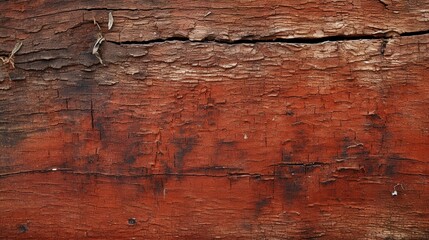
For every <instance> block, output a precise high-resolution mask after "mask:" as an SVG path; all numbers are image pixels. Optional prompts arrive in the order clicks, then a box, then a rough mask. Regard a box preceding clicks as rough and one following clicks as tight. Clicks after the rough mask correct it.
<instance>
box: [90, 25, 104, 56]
mask: <svg viewBox="0 0 429 240" xmlns="http://www.w3.org/2000/svg"><path fill="white" fill-rule="evenodd" d="M93 19H94V25H96V26H97V27H98V30H100V32H99V33H98V37H97V41H95V44H94V47H92V54H93V55H95V56H96V57H97V59H98V61H100V64H103V60H102V59H101V56H100V53H99V52H98V49H99V48H100V46H101V43H103V41H104V40H106V39H105V38H104V37H103V34H102V33H101V27H100V25H99V24H98V22H97V21H96V20H95V18H93Z"/></svg>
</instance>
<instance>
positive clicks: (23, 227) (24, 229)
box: [18, 224, 28, 233]
mask: <svg viewBox="0 0 429 240" xmlns="http://www.w3.org/2000/svg"><path fill="white" fill-rule="evenodd" d="M18 231H19V232H20V233H25V232H27V231H28V226H27V224H20V225H18Z"/></svg>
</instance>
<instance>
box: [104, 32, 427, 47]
mask: <svg viewBox="0 0 429 240" xmlns="http://www.w3.org/2000/svg"><path fill="white" fill-rule="evenodd" d="M425 34H429V30H423V31H414V32H405V33H398V32H395V31H387V32H384V33H377V34H355V35H335V36H326V37H300V38H280V37H278V38H272V39H269V38H255V39H239V40H227V39H216V38H215V39H213V38H212V37H207V38H204V39H201V40H192V39H190V38H189V37H184V36H183V37H168V38H157V39H152V40H146V41H119V42H118V41H112V40H106V41H107V42H110V43H113V44H116V45H142V44H153V43H164V42H191V43H219V44H256V43H290V44H320V43H324V42H340V41H355V40H373V39H380V40H385V39H391V38H396V37H409V36H419V35H425Z"/></svg>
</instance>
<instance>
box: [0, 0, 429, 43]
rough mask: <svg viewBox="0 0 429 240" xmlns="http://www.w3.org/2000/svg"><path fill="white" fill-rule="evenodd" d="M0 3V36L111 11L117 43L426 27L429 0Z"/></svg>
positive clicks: (45, 29) (44, 30)
mask: <svg viewBox="0 0 429 240" xmlns="http://www.w3.org/2000/svg"><path fill="white" fill-rule="evenodd" d="M0 8H1V9H4V11H2V15H3V17H2V20H1V21H2V24H1V29H2V31H1V32H2V34H0V37H2V38H6V39H9V40H11V38H10V36H14V38H19V39H23V38H27V37H29V36H32V38H33V41H36V42H39V41H41V40H42V39H45V40H46V38H47V37H48V38H50V37H53V36H54V35H57V34H59V33H62V32H64V31H68V29H71V28H72V29H73V28H79V27H81V26H82V25H83V24H85V23H91V22H92V21H93V17H96V19H97V21H99V22H100V23H103V24H104V26H103V28H105V29H106V30H107V21H108V12H109V11H112V12H113V15H114V17H115V25H114V27H113V29H112V31H110V32H109V33H106V36H107V37H108V38H109V39H110V40H113V41H117V42H118V41H148V40H154V39H165V38H171V37H182V38H189V39H190V40H202V39H216V40H223V41H236V40H242V39H248V40H255V39H278V38H281V39H290V38H320V37H327V36H341V35H346V36H347V35H348V36H359V35H371V34H381V33H387V32H398V33H405V32H416V31H427V30H429V29H428V21H429V1H428V0H419V1H416V0H408V1H390V0H341V1H338V0H316V1H310V0H296V1H282V0H267V1H263V2H261V1H254V0H246V1H229V0H221V1H201V0H198V1H194V0H182V1H167V0H163V1H137V0H134V1H127V4H124V3H122V2H118V1H101V0H95V1H94V0H91V1H88V0H85V1H79V3H78V4H76V2H74V1H58V0H55V1H52V0H50V1H41V0H38V1H31V2H27V1H24V2H23V3H17V1H2V2H1V3H0ZM35 36H39V37H35ZM74 37H77V36H74ZM42 42H45V43H46V41H42ZM57 43H58V42H57Z"/></svg>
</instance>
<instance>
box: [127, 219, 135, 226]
mask: <svg viewBox="0 0 429 240" xmlns="http://www.w3.org/2000/svg"><path fill="white" fill-rule="evenodd" d="M136 224H137V220H136V219H135V218H130V219H128V225H136Z"/></svg>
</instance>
